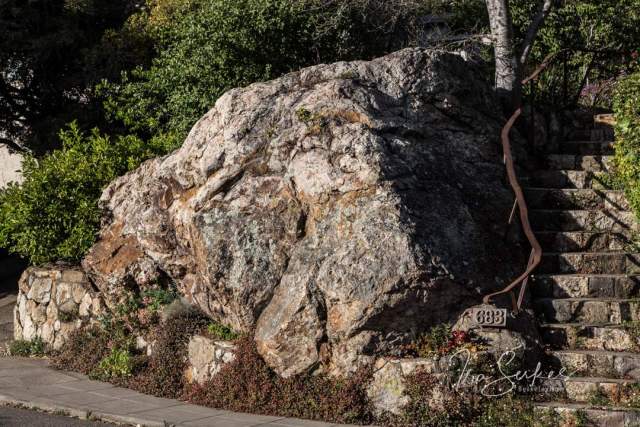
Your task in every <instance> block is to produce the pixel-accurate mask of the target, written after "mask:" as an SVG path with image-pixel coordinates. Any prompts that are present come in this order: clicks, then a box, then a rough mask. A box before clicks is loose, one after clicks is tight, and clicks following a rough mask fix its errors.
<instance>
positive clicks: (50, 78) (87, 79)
mask: <svg viewBox="0 0 640 427" xmlns="http://www.w3.org/2000/svg"><path fill="white" fill-rule="evenodd" d="M134 10H135V2H133V1H131V0H87V1H84V0H82V1H79V0H31V1H24V0H2V1H0V141H4V142H11V143H16V142H18V143H23V144H25V145H28V146H30V147H31V148H33V149H36V150H37V151H41V150H45V149H49V148H51V147H55V146H56V145H57V144H58V140H57V138H56V134H57V131H58V129H60V128H61V127H62V126H64V124H66V123H67V122H70V121H71V120H74V119H75V120H77V121H78V122H79V123H81V124H85V123H87V124H88V125H89V126H91V127H93V126H95V125H97V124H100V117H101V109H100V105H99V104H98V103H93V102H92V101H91V96H90V94H91V90H92V87H93V85H94V84H95V83H96V82H97V81H98V80H99V79H101V78H116V77H117V76H118V75H119V74H120V71H121V70H123V69H128V68H131V67H132V66H133V65H137V64H140V63H143V62H144V58H145V57H147V56H148V54H146V53H144V50H145V48H144V47H143V46H144V45H145V42H144V41H142V40H139V38H138V37H137V36H136V35H135V34H134V33H131V34H129V36H128V37H122V36H116V35H115V33H114V32H113V30H111V29H113V28H120V27H122V25H123V23H124V22H125V20H126V19H127V16H128V15H130V14H131V13H132V12H133V11H134ZM122 35H124V32H123V33H122Z"/></svg>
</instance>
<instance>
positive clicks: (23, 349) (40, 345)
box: [9, 337, 45, 357]
mask: <svg viewBox="0 0 640 427" xmlns="http://www.w3.org/2000/svg"><path fill="white" fill-rule="evenodd" d="M9 354H10V355H11V356H23V357H28V356H44V354H45V345H44V342H43V341H42V338H40V337H36V338H34V339H32V340H31V341H26V340H16V341H13V342H12V343H11V344H10V345H9Z"/></svg>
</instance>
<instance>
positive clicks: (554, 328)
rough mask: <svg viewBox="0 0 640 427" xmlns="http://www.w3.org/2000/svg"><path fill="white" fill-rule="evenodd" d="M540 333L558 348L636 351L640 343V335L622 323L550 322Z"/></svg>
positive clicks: (547, 342)
mask: <svg viewBox="0 0 640 427" xmlns="http://www.w3.org/2000/svg"><path fill="white" fill-rule="evenodd" d="M540 333H541V334H542V338H543V340H544V342H545V344H548V345H550V346H551V347H552V348H554V349H557V350H563V349H564V350H566V349H569V350H607V351H636V350H638V349H639V348H638V344H640V337H637V336H635V335H634V333H632V331H630V330H629V328H627V327H625V326H621V325H606V324H595V325H589V324H585V323H548V324H542V325H540Z"/></svg>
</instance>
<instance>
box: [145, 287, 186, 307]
mask: <svg viewBox="0 0 640 427" xmlns="http://www.w3.org/2000/svg"><path fill="white" fill-rule="evenodd" d="M176 298H178V293H177V291H176V290H175V289H148V290H146V291H144V292H142V303H143V304H144V305H145V306H146V307H147V308H149V309H150V310H151V311H152V312H157V311H158V310H160V308H161V307H163V306H165V305H167V304H171V303H172V302H173V301H174V300H175V299H176Z"/></svg>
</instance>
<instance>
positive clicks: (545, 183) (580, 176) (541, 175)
mask: <svg viewBox="0 0 640 427" xmlns="http://www.w3.org/2000/svg"><path fill="white" fill-rule="evenodd" d="M523 182H527V184H528V185H531V186H536V187H546V188H576V189H580V188H585V189H587V188H593V189H606V188H607V186H606V184H605V179H604V178H603V177H602V172H595V173H594V172H586V171H576V170H537V171H534V172H532V173H531V174H530V175H529V176H528V177H526V180H525V181H523Z"/></svg>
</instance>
